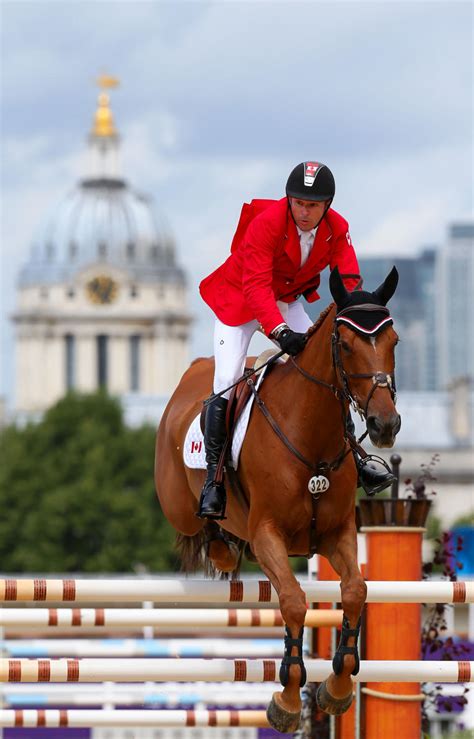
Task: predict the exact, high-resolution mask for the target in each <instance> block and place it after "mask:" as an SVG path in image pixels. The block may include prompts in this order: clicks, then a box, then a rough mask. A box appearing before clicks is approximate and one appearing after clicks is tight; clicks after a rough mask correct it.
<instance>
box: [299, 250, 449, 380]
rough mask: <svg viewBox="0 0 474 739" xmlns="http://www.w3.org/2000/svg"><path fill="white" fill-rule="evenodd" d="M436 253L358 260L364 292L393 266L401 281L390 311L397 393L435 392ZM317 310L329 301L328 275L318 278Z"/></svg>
mask: <svg viewBox="0 0 474 739" xmlns="http://www.w3.org/2000/svg"><path fill="white" fill-rule="evenodd" d="M435 264H436V251H435V250H434V249H433V248H426V249H425V250H424V251H423V253H422V254H421V256H418V257H414V258H412V257H396V256H387V257H359V266H360V271H361V275H362V278H363V280H364V289H366V290H375V288H377V287H378V286H379V285H380V284H381V283H382V282H383V281H384V279H385V277H386V276H387V275H388V273H389V272H390V270H391V269H392V267H393V266H394V265H395V266H396V268H397V270H398V272H399V275H400V280H399V283H398V288H397V291H396V293H395V295H394V296H393V298H392V299H391V300H390V304H389V308H390V312H391V315H392V316H393V320H394V325H395V329H396V331H397V333H398V334H399V335H400V338H401V341H400V343H399V344H398V346H397V348H396V380H397V388H398V389H399V390H435V389H436V387H437V374H438V370H437V360H436V357H437V345H436V332H435V331H434V329H433V326H434V323H435V317H434V292H435V283H434V280H435ZM318 292H319V293H320V296H321V301H320V302H319V304H316V306H317V307H315V308H311V310H312V311H313V313H314V315H315V316H316V315H317V313H318V310H320V309H322V308H323V306H324V305H327V304H328V303H329V302H331V300H332V298H331V295H330V292H329V287H328V276H326V274H324V276H323V278H322V279H321V288H320V289H319V291H318Z"/></svg>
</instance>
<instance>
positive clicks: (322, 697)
mask: <svg viewBox="0 0 474 739" xmlns="http://www.w3.org/2000/svg"><path fill="white" fill-rule="evenodd" d="M322 539H323V540H322V542H321V543H320V552H321V554H323V555H324V556H325V557H327V559H328V560H329V561H330V563H331V565H332V566H333V567H334V569H335V570H336V572H337V573H338V574H339V575H340V576H341V602H342V608H343V611H344V620H343V627H342V632H341V639H340V643H339V645H338V648H337V651H336V654H335V656H334V659H333V663H332V664H333V670H334V672H332V673H331V675H330V676H329V677H328V678H327V680H325V681H324V682H323V683H321V685H320V687H319V690H318V693H317V700H318V703H319V707H320V708H321V709H322V710H323V711H326V713H332V714H336V715H337V714H340V713H344V712H345V711H347V709H348V708H349V706H350V705H351V703H352V689H353V686H352V677H351V675H356V674H357V672H358V671H359V655H358V651H357V639H358V634H359V626H360V616H361V612H362V608H363V605H364V603H365V598H366V595H367V586H366V584H365V582H364V579H363V577H362V575H361V572H360V570H359V566H358V564H357V533H356V528H355V520H354V518H353V517H352V516H351V518H350V520H348V521H347V522H346V526H345V527H344V529H343V530H338V531H336V532H334V533H333V534H331V535H329V536H328V535H326V536H324V537H322Z"/></svg>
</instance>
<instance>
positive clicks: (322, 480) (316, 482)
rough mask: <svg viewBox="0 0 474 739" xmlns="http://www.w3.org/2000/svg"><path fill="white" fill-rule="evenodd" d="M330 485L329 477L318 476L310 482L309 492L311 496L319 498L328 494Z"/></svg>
mask: <svg viewBox="0 0 474 739" xmlns="http://www.w3.org/2000/svg"><path fill="white" fill-rule="evenodd" d="M329 485H330V483H329V480H328V478H327V477H324V475H316V476H315V477H312V478H311V479H310V481H309V482H308V490H309V492H310V493H311V495H316V496H319V495H321V493H324V492H326V490H327V489H328V488H329Z"/></svg>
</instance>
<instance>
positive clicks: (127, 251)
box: [19, 78, 184, 287]
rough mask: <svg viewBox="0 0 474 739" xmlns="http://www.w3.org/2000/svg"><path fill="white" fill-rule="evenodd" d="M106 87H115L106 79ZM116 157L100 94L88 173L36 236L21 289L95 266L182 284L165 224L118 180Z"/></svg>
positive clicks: (144, 199)
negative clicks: (116, 268)
mask: <svg viewBox="0 0 474 739" xmlns="http://www.w3.org/2000/svg"><path fill="white" fill-rule="evenodd" d="M112 82H113V80H112ZM105 85H106V86H107V87H111V86H113V85H112V84H111V81H110V79H109V78H107V79H106V80H105ZM118 153H119V136H118V134H117V131H116V129H115V126H114V121H113V116H112V111H111V110H110V107H109V97H108V95H107V94H106V93H105V92H102V93H101V94H100V95H99V101H98V108H97V111H96V113H95V117H94V122H93V127H92V131H91V133H90V135H89V157H90V162H89V169H90V173H89V175H88V176H87V177H86V178H85V179H83V180H81V181H80V182H79V183H78V184H77V185H76V186H75V187H74V188H73V189H72V190H71V191H70V192H69V193H68V194H67V195H66V196H65V197H64V198H63V199H62V201H61V202H60V203H59V204H58V205H57V206H56V207H55V208H54V210H53V211H52V213H51V214H50V216H49V217H48V218H47V219H46V222H45V224H44V225H43V226H42V227H41V228H40V229H39V230H38V232H37V234H36V235H35V236H34V238H33V244H32V250H31V255H30V259H29V261H28V263H27V264H25V266H24V267H23V269H22V270H21V273H20V277H19V285H20V287H22V286H25V287H26V286H29V285H36V284H41V285H46V284H54V283H58V282H63V281H65V280H68V279H70V278H71V277H72V275H73V274H75V273H77V271H78V270H80V269H83V268H84V267H87V266H88V265H90V264H97V263H102V264H105V265H110V266H113V267H118V268H123V269H125V270H126V271H127V273H128V274H130V276H131V277H133V278H134V279H137V280H144V281H156V280H157V278H160V279H161V281H162V282H184V274H183V271H182V270H181V269H180V268H178V267H177V266H176V262H175V245H174V241H173V238H172V236H171V233H170V231H169V228H168V227H167V225H166V222H165V220H164V218H163V217H159V216H158V215H157V214H156V213H155V212H154V209H153V205H152V200H151V198H150V197H149V196H147V195H144V194H143V193H141V192H139V191H137V190H135V189H134V188H132V187H131V186H130V185H129V184H128V183H127V182H126V181H125V179H123V178H122V177H121V176H120V174H119V167H118V164H117V162H118Z"/></svg>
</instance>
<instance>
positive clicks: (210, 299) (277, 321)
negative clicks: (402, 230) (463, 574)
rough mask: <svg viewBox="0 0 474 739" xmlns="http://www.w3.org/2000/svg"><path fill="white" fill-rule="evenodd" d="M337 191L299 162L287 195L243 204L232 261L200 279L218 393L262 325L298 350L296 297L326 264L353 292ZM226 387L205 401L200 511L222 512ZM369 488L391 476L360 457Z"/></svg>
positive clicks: (306, 292)
mask: <svg viewBox="0 0 474 739" xmlns="http://www.w3.org/2000/svg"><path fill="white" fill-rule="evenodd" d="M334 193H335V182H334V177H333V175H332V173H331V171H330V169H329V168H328V167H327V166H326V165H325V164H321V163H319V162H302V163H301V164H298V165H297V166H296V167H295V168H294V169H293V171H292V172H291V174H290V176H289V178H288V181H287V184H286V197H285V198H282V199H281V200H277V201H272V200H253V201H252V202H251V203H250V204H245V205H244V207H243V209H242V214H241V217H240V221H239V225H238V227H237V231H236V233H235V236H234V239H233V241H232V246H231V254H230V256H229V257H228V259H227V260H226V261H225V262H224V264H222V265H221V266H220V267H219V268H218V269H217V270H215V272H213V273H212V274H210V275H209V276H208V277H206V278H205V279H204V280H203V281H202V282H201V284H200V292H201V295H202V297H203V299H204V300H205V302H206V303H207V304H208V305H209V306H210V307H211V308H212V310H213V311H214V313H215V316H216V320H215V329H214V357H215V373H214V384H213V390H214V393H219V392H222V391H223V390H225V388H227V387H229V385H232V384H233V383H234V382H235V381H236V380H237V379H238V378H239V377H240V376H241V375H242V372H243V369H244V366H245V358H246V356H247V349H248V346H249V343H250V340H251V338H252V336H253V334H254V333H255V331H257V330H258V329H261V330H263V331H264V333H265V334H266V335H267V336H269V337H270V338H272V339H273V340H274V341H276V342H277V343H278V344H279V346H280V347H281V349H283V350H284V351H285V352H287V353H288V354H291V355H296V354H298V353H299V352H300V351H302V349H303V348H304V345H305V341H306V331H307V330H308V328H309V327H310V326H311V325H312V321H311V319H310V318H309V316H308V315H307V313H306V311H305V310H304V307H303V304H302V303H301V301H299V300H298V298H299V297H300V296H301V295H303V296H304V297H305V298H306V300H308V301H309V302H313V301H315V300H317V299H318V298H319V295H318V293H317V288H318V286H319V282H320V272H322V270H323V269H325V267H327V266H328V265H329V267H330V268H331V269H334V267H338V268H339V272H340V274H341V277H342V278H343V281H344V283H345V286H346V288H347V289H348V290H353V289H354V288H355V286H356V285H357V283H358V282H359V280H360V276H359V267H358V264H357V258H356V255H355V252H354V248H353V246H352V242H351V238H350V235H349V225H348V223H347V221H346V220H345V219H344V218H343V217H342V216H341V215H339V213H336V211H335V210H332V208H331V203H332V201H333V198H334ZM228 396H229V393H228V392H227V393H224V394H223V395H222V396H219V397H218V398H215V399H214V400H213V401H212V402H211V403H210V404H209V405H208V407H207V411H206V425H205V434H204V441H205V446H206V462H207V477H206V481H205V483H204V487H203V490H202V493H201V499H200V504H199V511H198V516H200V517H201V518H213V519H216V520H219V519H222V518H224V517H225V504H226V499H225V489H224V486H223V484H220V483H217V482H216V481H215V479H214V478H215V473H216V468H217V465H218V462H219V457H220V454H221V451H222V448H223V445H224V443H225V439H226V429H225V416H226V410H227V402H228ZM356 461H357V463H358V469H359V478H360V481H361V484H362V485H363V487H364V489H365V490H366V492H369V493H370V494H374V493H376V492H379V491H380V490H383V489H385V488H386V487H387V486H388V485H389V484H390V483H391V482H392V481H393V476H391V475H390V474H389V473H387V472H386V471H385V470H384V471H383V472H382V471H378V470H377V469H375V468H374V467H373V466H370V467H369V466H368V465H364V463H363V460H361V459H357V460H356Z"/></svg>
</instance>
